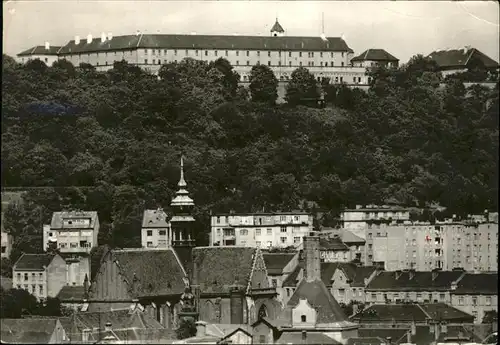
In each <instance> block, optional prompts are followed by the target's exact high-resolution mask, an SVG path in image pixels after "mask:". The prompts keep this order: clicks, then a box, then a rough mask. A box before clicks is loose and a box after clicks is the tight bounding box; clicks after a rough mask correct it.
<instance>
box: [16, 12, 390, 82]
mask: <svg viewBox="0 0 500 345" xmlns="http://www.w3.org/2000/svg"><path fill="white" fill-rule="evenodd" d="M44 48H45V49H44ZM48 56H49V57H50V56H52V57H56V58H57V59H66V60H68V61H70V62H71V63H72V64H73V65H75V66H79V65H80V64H81V63H85V64H90V65H92V66H94V67H95V68H96V69H97V70H100V71H106V70H108V69H111V68H112V67H113V63H114V62H115V61H122V60H125V61H127V62H128V63H130V64H134V65H137V66H140V67H141V68H144V69H147V70H149V71H151V72H152V73H157V72H158V70H159V69H160V67H161V65H162V64H165V63H171V62H180V61H181V60H182V59H184V58H194V59H199V60H203V61H209V62H210V61H215V60H217V59H218V58H221V57H222V58H225V59H227V60H228V61H229V62H230V63H231V65H232V66H233V67H234V69H235V71H236V72H238V73H239V74H240V78H241V82H248V80H249V75H250V70H251V69H252V66H254V65H256V64H264V65H267V66H269V67H270V68H271V69H272V70H273V71H274V73H275V74H276V77H277V78H278V80H280V81H283V82H286V81H287V80H289V79H290V76H291V73H292V72H293V71H294V70H295V69H296V68H298V67H300V66H304V67H306V68H308V69H309V71H310V72H311V73H313V74H314V76H315V77H316V78H317V79H318V80H321V79H322V78H330V80H331V81H332V82H337V83H342V82H343V83H346V84H351V85H366V84H367V83H368V82H369V80H368V77H367V76H365V71H366V67H365V66H364V65H362V64H359V63H357V64H355V65H354V64H352V63H351V59H352V58H353V57H354V51H353V50H352V49H351V48H350V47H349V46H348V45H347V43H346V42H345V41H344V39H342V38H340V37H326V36H324V35H322V36H318V37H297V36H286V33H285V30H284V29H283V28H282V26H281V25H280V24H279V23H278V21H277V20H276V23H275V24H274V26H273V27H272V29H271V32H270V35H269V36H240V35H197V34H191V35H178V34H143V33H140V32H137V33H136V34H135V35H124V36H113V34H112V33H108V34H105V33H102V34H101V36H100V37H97V38H96V37H93V36H92V35H91V34H89V35H88V36H87V37H84V38H80V37H79V36H75V38H74V39H73V40H71V41H69V42H68V43H67V44H66V45H64V46H62V47H51V46H50V44H48V43H46V44H45V46H39V47H34V48H30V49H28V50H26V51H24V52H21V53H19V54H18V55H17V59H18V61H19V62H21V63H25V62H27V61H28V60H30V59H36V58H39V59H40V60H42V61H45V62H46V63H48V61H49V60H50V61H53V59H48ZM374 63H380V61H376V62H374Z"/></svg>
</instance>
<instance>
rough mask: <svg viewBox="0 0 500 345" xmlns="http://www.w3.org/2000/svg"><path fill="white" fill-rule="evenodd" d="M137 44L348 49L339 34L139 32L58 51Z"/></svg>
mask: <svg viewBox="0 0 500 345" xmlns="http://www.w3.org/2000/svg"><path fill="white" fill-rule="evenodd" d="M136 48H142V49H144V48H151V49H153V48H161V49H220V50H226V49H227V50H302V51H307V50H313V51H344V52H347V51H351V49H350V48H349V46H348V45H347V43H346V42H345V41H344V40H343V39H342V38H340V37H327V40H326V41H324V40H323V39H321V37H292V36H287V37H270V36H228V35H161V34H156V35H152V34H151V35H150V34H140V35H125V36H113V38H112V39H111V40H106V41H105V42H101V39H100V37H99V38H97V39H96V38H94V39H93V40H92V42H91V43H90V44H88V43H87V40H86V39H82V40H80V43H79V44H78V45H76V44H75V41H74V40H71V41H69V42H68V44H66V45H65V46H64V47H62V48H61V50H60V51H59V53H60V54H74V53H88V52H99V51H114V50H129V49H136Z"/></svg>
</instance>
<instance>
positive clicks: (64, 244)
mask: <svg viewBox="0 0 500 345" xmlns="http://www.w3.org/2000/svg"><path fill="white" fill-rule="evenodd" d="M68 245H69V246H68ZM59 248H61V249H65V248H92V243H89V242H87V241H80V243H78V242H70V243H67V242H59Z"/></svg>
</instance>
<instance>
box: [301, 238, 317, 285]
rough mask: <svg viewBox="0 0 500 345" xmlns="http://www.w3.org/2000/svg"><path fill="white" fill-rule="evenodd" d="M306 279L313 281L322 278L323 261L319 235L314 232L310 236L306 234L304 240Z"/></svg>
mask: <svg viewBox="0 0 500 345" xmlns="http://www.w3.org/2000/svg"><path fill="white" fill-rule="evenodd" d="M303 241H304V242H303V248H304V256H305V269H306V272H305V273H306V274H305V275H306V280H307V281H313V280H316V279H318V280H319V279H321V261H320V253H319V236H315V235H314V233H313V232H311V233H309V235H308V236H304V240H303Z"/></svg>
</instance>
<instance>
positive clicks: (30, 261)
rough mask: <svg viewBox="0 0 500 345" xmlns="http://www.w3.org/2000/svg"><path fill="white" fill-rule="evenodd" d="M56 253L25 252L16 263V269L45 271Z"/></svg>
mask: <svg viewBox="0 0 500 345" xmlns="http://www.w3.org/2000/svg"><path fill="white" fill-rule="evenodd" d="M54 256H55V255H51V254H23V255H21V257H20V258H19V259H18V260H17V261H16V263H15V264H14V267H15V270H20V271H43V270H45V267H47V266H49V265H50V263H51V262H52V260H53V259H54Z"/></svg>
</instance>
